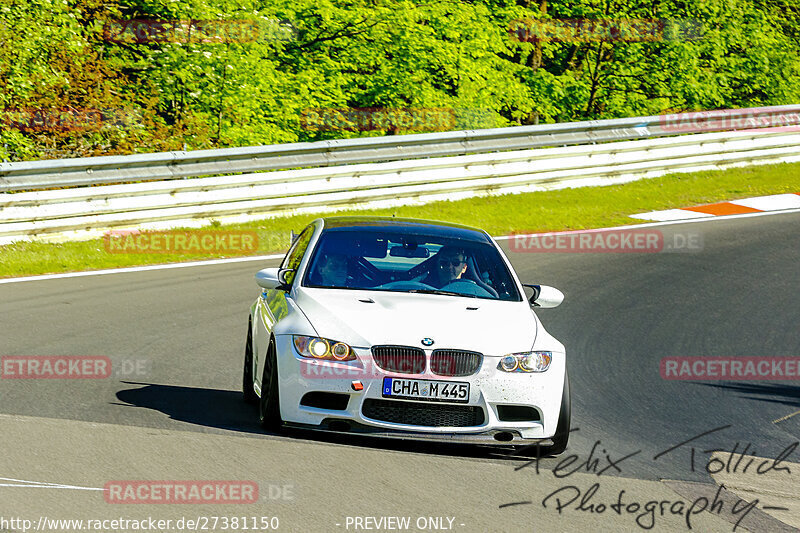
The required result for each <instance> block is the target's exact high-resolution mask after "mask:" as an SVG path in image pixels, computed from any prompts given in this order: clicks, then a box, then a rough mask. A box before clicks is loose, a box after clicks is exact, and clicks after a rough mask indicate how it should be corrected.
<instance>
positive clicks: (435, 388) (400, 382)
mask: <svg viewBox="0 0 800 533" xmlns="http://www.w3.org/2000/svg"><path fill="white" fill-rule="evenodd" d="M383 396H384V397H385V398H407V399H409V400H426V401H429V402H458V403H467V402H468V401H469V383H463V382H460V381H428V380H425V379H402V378H383Z"/></svg>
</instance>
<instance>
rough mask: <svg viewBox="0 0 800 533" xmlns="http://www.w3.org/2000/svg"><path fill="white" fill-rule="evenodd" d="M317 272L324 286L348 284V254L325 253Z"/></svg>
mask: <svg viewBox="0 0 800 533" xmlns="http://www.w3.org/2000/svg"><path fill="white" fill-rule="evenodd" d="M320 259H321V261H320V263H319V266H318V267H317V273H318V274H319V278H320V281H321V283H320V285H322V286H324V287H345V286H346V285H347V256H346V255H344V254H337V253H325V254H323V255H322V257H321V258H320Z"/></svg>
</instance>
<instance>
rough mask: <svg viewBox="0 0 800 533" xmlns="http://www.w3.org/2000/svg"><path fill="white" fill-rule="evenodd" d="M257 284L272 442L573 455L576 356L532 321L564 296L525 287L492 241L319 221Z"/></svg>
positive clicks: (482, 236)
mask: <svg viewBox="0 0 800 533" xmlns="http://www.w3.org/2000/svg"><path fill="white" fill-rule="evenodd" d="M256 281H257V283H258V285H259V286H261V288H262V293H261V296H260V297H259V298H258V299H257V300H256V301H255V303H254V304H253V305H252V307H251V308H250V317H249V321H248V322H249V323H248V327H247V343H246V348H245V357H244V376H243V390H244V398H245V400H247V401H248V402H252V403H255V402H258V404H259V413H260V419H261V423H262V425H263V426H264V427H265V428H270V429H277V428H278V427H280V426H281V424H285V425H287V426H294V427H302V428H307V429H309V428H310V429H318V430H327V431H336V432H352V433H366V434H370V435H375V436H381V437H398V438H411V439H422V440H444V441H449V442H466V443H478V444H495V445H497V444H499V445H510V446H522V445H529V444H539V445H541V446H542V447H544V448H545V449H546V450H547V452H548V453H552V454H555V453H561V452H562V451H563V450H564V449H565V448H566V446H567V441H568V439H569V427H570V393H569V378H568V376H567V367H566V360H565V351H564V346H563V345H562V344H561V343H560V342H559V341H557V340H556V339H555V338H554V337H552V336H551V335H550V334H548V333H547V332H546V331H545V329H544V328H543V327H542V324H541V322H540V321H539V319H538V318H537V316H536V314H535V313H534V312H533V309H532V308H534V307H542V308H544V307H555V306H557V305H559V304H560V303H561V301H562V300H563V294H561V293H560V292H559V291H558V290H556V289H554V288H552V287H546V286H540V285H524V284H522V283H520V281H519V280H518V279H517V276H516V274H515V273H514V270H513V269H512V267H511V263H510V262H509V261H508V259H507V258H506V256H505V255H504V254H503V252H502V250H501V249H500V247H499V246H498V245H497V243H496V242H495V241H494V240H493V239H492V238H491V236H489V235H488V234H487V233H486V232H485V231H482V230H478V229H474V228H469V227H465V226H460V225H454V224H446V223H440V222H427V221H421V220H409V219H396V218H378V217H330V218H323V219H317V220H315V221H313V222H312V223H311V224H309V225H308V227H306V228H305V230H303V232H302V233H300V235H299V236H298V237H297V238H296V239H295V240H294V241H293V243H292V246H291V248H290V249H289V251H288V253H287V254H286V257H285V258H284V259H283V262H282V263H281V266H280V267H279V268H267V269H264V270H261V271H260V272H258V273H257V274H256ZM524 287H529V288H531V289H532V290H533V296H531V298H530V300H528V299H527V298H526V297H525V292H524Z"/></svg>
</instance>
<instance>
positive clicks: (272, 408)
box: [258, 339, 282, 431]
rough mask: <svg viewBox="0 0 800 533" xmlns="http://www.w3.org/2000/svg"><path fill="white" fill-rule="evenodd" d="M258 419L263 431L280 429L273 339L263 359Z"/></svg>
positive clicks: (276, 368) (275, 355) (276, 365)
mask: <svg viewBox="0 0 800 533" xmlns="http://www.w3.org/2000/svg"><path fill="white" fill-rule="evenodd" d="M258 419H259V421H260V422H261V427H263V428H264V429H267V430H271V431H275V430H278V429H280V427H281V423H282V420H281V409H280V400H279V396H278V358H277V354H276V353H275V340H274V339H270V341H269V348H268V349H267V357H266V358H265V359H264V374H263V377H262V379H261V398H260V399H259V401H258Z"/></svg>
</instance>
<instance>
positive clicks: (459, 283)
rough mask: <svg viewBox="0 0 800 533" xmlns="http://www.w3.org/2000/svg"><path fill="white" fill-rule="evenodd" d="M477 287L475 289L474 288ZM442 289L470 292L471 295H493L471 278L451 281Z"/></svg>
mask: <svg viewBox="0 0 800 533" xmlns="http://www.w3.org/2000/svg"><path fill="white" fill-rule="evenodd" d="M476 289H477V290H476ZM441 290H443V291H450V292H459V293H463V294H471V295H473V296H494V297H497V295H493V294H492V293H490V292H489V291H487V290H486V289H484V288H483V287H481V286H480V285H478V284H477V283H476V282H474V281H473V280H471V279H457V280H455V281H451V282H450V283H448V284H447V285H445V286H444V287H442V289H441Z"/></svg>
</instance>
